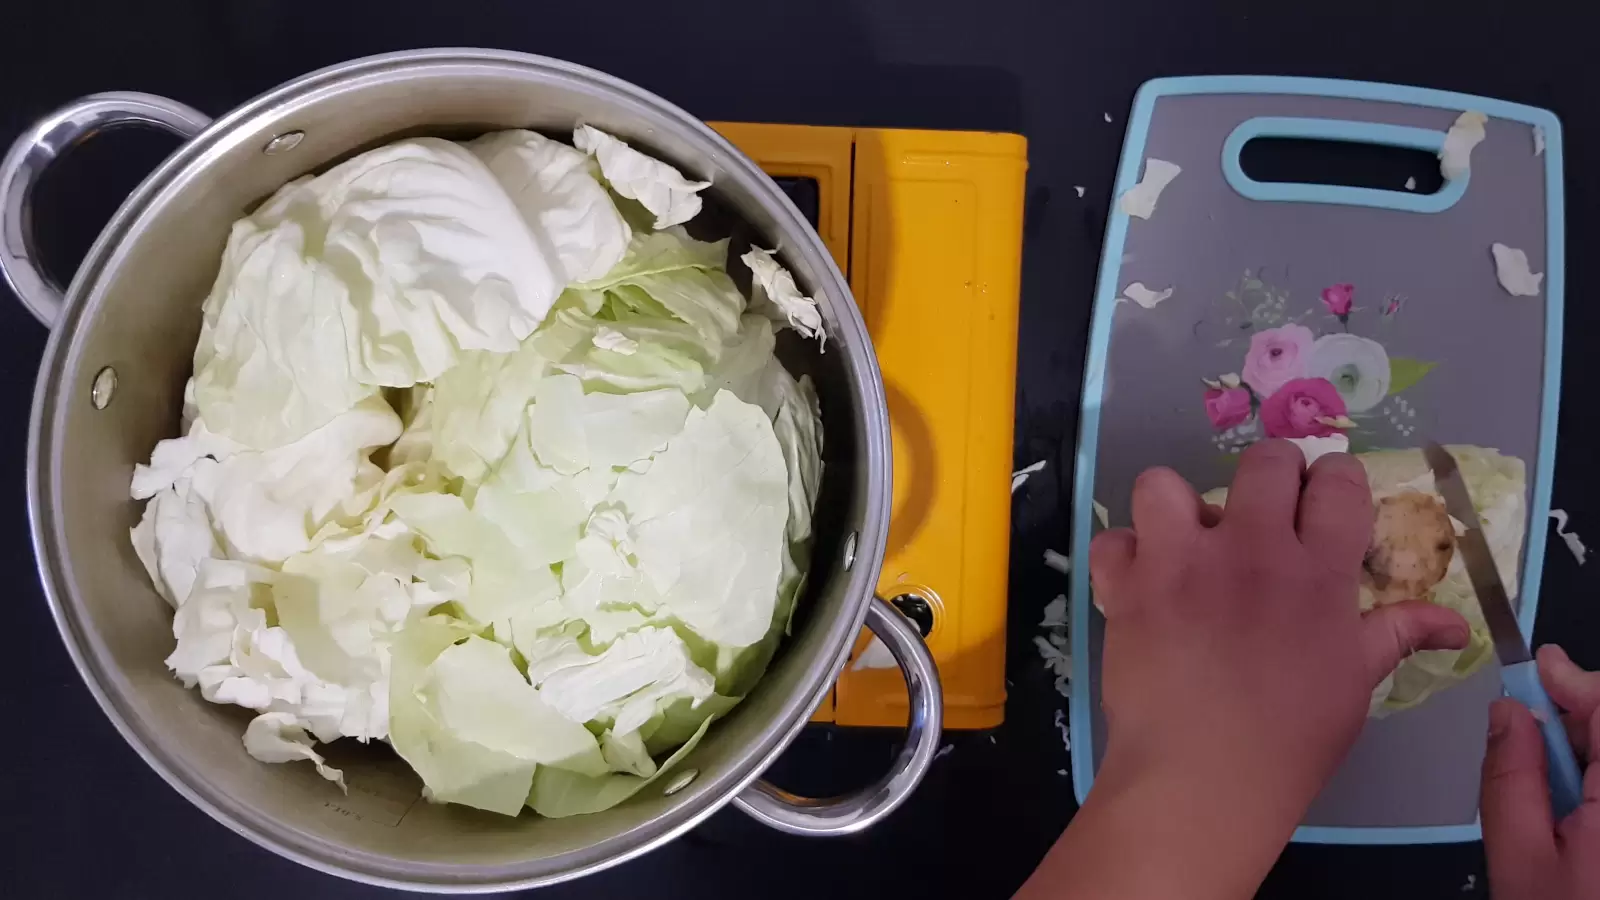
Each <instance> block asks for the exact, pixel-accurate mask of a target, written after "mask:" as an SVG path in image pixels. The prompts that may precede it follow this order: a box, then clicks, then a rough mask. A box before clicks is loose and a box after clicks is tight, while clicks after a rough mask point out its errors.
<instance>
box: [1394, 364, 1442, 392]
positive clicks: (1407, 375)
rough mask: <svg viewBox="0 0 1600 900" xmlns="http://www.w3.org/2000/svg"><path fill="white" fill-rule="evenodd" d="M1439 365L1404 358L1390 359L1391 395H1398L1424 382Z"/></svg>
mask: <svg viewBox="0 0 1600 900" xmlns="http://www.w3.org/2000/svg"><path fill="white" fill-rule="evenodd" d="M1436 365H1438V363H1431V362H1423V361H1422V360H1420V359H1406V358H1405V357H1402V356H1391V357H1389V393H1391V394H1398V393H1400V392H1401V391H1403V390H1405V389H1406V388H1409V387H1411V386H1412V385H1414V384H1416V383H1417V382H1419V381H1421V380H1422V376H1424V375H1426V374H1428V373H1429V372H1430V371H1432V370H1433V367H1434V366H1436Z"/></svg>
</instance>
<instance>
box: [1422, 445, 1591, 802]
mask: <svg viewBox="0 0 1600 900" xmlns="http://www.w3.org/2000/svg"><path fill="white" fill-rule="evenodd" d="M1422 452H1423V455H1424V456H1426V457H1427V460H1428V468H1430V469H1432V470H1433V483H1434V487H1436V488H1437V489H1438V491H1439V494H1440V496H1442V497H1444V508H1445V511H1446V512H1448V513H1449V514H1450V517H1451V518H1453V519H1455V520H1456V521H1458V522H1460V523H1461V524H1462V525H1464V526H1466V532H1465V533H1464V534H1460V535H1457V536H1456V551H1457V552H1458V553H1460V554H1461V561H1462V563H1463V564H1464V565H1465V566H1466V569H1467V577H1468V578H1469V579H1471V581H1472V590H1473V592H1474V593H1476V594H1477V595H1478V605H1479V606H1482V607H1483V618H1484V621H1485V622H1487V623H1488V625H1489V636H1490V637H1491V638H1493V640H1494V652H1495V655H1496V656H1498V657H1499V658H1500V680H1501V683H1502V684H1503V685H1504V687H1505V692H1506V696H1508V697H1511V698H1513V699H1515V700H1517V701H1519V702H1521V703H1522V704H1523V705H1524V706H1526V707H1528V709H1530V710H1532V711H1533V717H1534V718H1535V719H1537V720H1538V722H1539V730H1540V731H1542V732H1543V733H1544V754H1545V759H1546V761H1547V762H1548V763H1549V769H1550V773H1549V774H1550V806H1551V809H1552V811H1553V812H1554V813H1555V817H1556V821H1558V822H1559V821H1561V820H1562V819H1563V818H1565V817H1566V816H1567V814H1568V813H1570V812H1572V811H1573V810H1574V809H1577V808H1578V804H1579V803H1581V802H1582V801H1583V770H1582V769H1580V768H1579V767H1578V758H1577V756H1576V755H1574V754H1573V752H1572V743H1571V742H1570V741H1568V740H1567V730H1566V728H1565V727H1563V726H1562V724H1561V712H1560V711H1559V710H1557V709H1556V706H1555V704H1554V703H1551V702H1550V695H1549V694H1546V693H1545V690H1544V684H1543V683H1542V682H1540V680H1539V664H1538V663H1537V662H1535V661H1534V659H1533V654H1531V653H1529V652H1528V642H1527V641H1526V640H1524V639H1523V637H1522V628H1521V627H1520V626H1519V625H1518V624H1517V615H1516V613H1515V612H1513V611H1512V609H1511V598H1510V597H1509V596H1508V595H1507V594H1506V586H1505V583H1504V582H1502V581H1501V580H1500V570H1499V569H1498V568H1497V567H1496V566H1495V562H1494V555H1493V554H1492V553H1491V552H1490V551H1489V541H1488V539H1487V538H1485V537H1484V534H1483V521H1482V520H1481V519H1479V518H1478V512H1477V507H1475V506H1473V505H1472V495H1471V494H1470V493H1469V492H1468V491H1467V481H1466V479H1465V478H1463V477H1462V475H1461V468H1460V467H1459V466H1457V465H1456V460H1455V457H1454V456H1451V455H1450V451H1448V450H1446V449H1444V448H1443V447H1441V446H1439V445H1438V444H1436V443H1433V442H1432V441H1429V442H1428V443H1427V445H1426V446H1424V447H1423V450H1422ZM1540 524H1541V525H1542V524H1543V523H1540Z"/></svg>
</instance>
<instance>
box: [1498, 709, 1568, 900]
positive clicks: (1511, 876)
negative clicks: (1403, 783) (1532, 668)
mask: <svg viewBox="0 0 1600 900" xmlns="http://www.w3.org/2000/svg"><path fill="white" fill-rule="evenodd" d="M1482 791H1483V792H1482V794H1481V798H1482V799H1481V801H1480V803H1481V805H1482V818H1483V848H1484V853H1485V854H1486V855H1487V856H1488V858H1489V881H1490V882H1491V883H1492V884H1493V885H1494V890H1495V895H1496V896H1506V897H1538V896H1541V894H1540V888H1541V885H1542V884H1543V882H1544V880H1545V879H1546V878H1548V877H1549V873H1550V872H1552V871H1554V870H1555V866H1556V863H1557V862H1558V859H1557V850H1556V838H1555V823H1554V822H1553V821H1552V819H1551V814H1550V788H1549V787H1548V786H1547V784H1546V782H1545V761H1544V739H1543V738H1542V737H1540V735H1539V725H1538V723H1537V722H1535V721H1534V719H1533V713H1531V712H1528V709H1527V707H1525V706H1523V705H1522V704H1520V703H1518V702H1516V701H1515V700H1509V699H1500V700H1496V701H1495V702H1494V704H1493V705H1492V706H1490V707H1489V748H1488V751H1487V753H1486V754H1485V755H1484V758H1483V789H1482Z"/></svg>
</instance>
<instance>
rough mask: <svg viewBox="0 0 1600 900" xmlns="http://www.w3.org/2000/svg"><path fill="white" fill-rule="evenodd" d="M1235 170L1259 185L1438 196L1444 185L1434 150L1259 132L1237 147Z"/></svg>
mask: <svg viewBox="0 0 1600 900" xmlns="http://www.w3.org/2000/svg"><path fill="white" fill-rule="evenodd" d="M1239 168H1240V169H1241V170H1243V171H1244V174H1245V175H1246V176H1247V177H1249V178H1250V179H1252V180H1254V181H1257V182H1263V183H1276V184H1312V185H1327V186H1331V187H1346V188H1367V189H1369V190H1379V191H1396V192H1399V193H1409V194H1414V195H1418V196H1428V195H1431V194H1437V193H1438V192H1439V191H1440V190H1441V189H1443V188H1444V176H1443V174H1442V173H1441V172H1440V171H1439V158H1438V156H1436V155H1435V154H1433V153H1430V152H1428V151H1426V150H1419V149H1416V148H1413V147H1398V146H1395V145H1393V144H1379V143H1368V142H1365V141H1349V140H1333V139H1325V138H1305V137H1274V136H1267V135H1263V136H1261V137H1254V138H1251V139H1250V140H1248V141H1245V143H1244V146H1243V147H1241V148H1239ZM1408 183H1409V184H1410V185H1411V186H1412V187H1411V188H1410V189H1407V187H1406V185H1407V184H1408Z"/></svg>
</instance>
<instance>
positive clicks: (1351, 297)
mask: <svg viewBox="0 0 1600 900" xmlns="http://www.w3.org/2000/svg"><path fill="white" fill-rule="evenodd" d="M1355 302H1356V286H1355V285H1353V284H1335V285H1332V286H1331V287H1325V288H1323V289H1322V305H1323V306H1326V307H1327V308H1328V312H1330V313H1333V314H1334V315H1336V316H1338V317H1339V321H1341V322H1342V321H1344V320H1345V318H1346V317H1348V316H1349V315H1350V308H1351V307H1352V306H1354V305H1355Z"/></svg>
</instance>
